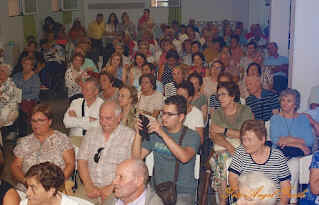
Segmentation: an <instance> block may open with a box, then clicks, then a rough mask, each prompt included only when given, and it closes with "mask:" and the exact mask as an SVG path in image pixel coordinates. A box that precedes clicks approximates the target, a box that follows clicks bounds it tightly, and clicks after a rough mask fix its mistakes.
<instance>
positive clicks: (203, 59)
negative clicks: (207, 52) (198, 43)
mask: <svg viewBox="0 0 319 205" xmlns="http://www.w3.org/2000/svg"><path fill="white" fill-rule="evenodd" d="M195 56H199V57H200V58H201V59H202V61H203V63H204V62H205V56H204V55H203V53H202V52H196V53H194V54H193V55H192V62H194V57H195Z"/></svg>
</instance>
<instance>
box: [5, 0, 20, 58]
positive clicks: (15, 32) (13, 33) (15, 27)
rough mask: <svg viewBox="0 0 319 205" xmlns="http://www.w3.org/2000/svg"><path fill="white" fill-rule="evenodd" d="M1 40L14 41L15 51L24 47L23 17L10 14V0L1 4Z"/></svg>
mask: <svg viewBox="0 0 319 205" xmlns="http://www.w3.org/2000/svg"><path fill="white" fill-rule="evenodd" d="M0 40H1V41H2V43H3V44H5V45H6V44H7V43H8V41H14V43H15V48H16V49H14V50H15V53H18V52H19V50H20V49H22V48H23V19H22V17H21V16H17V17H9V16H8V1H1V4H0Z"/></svg>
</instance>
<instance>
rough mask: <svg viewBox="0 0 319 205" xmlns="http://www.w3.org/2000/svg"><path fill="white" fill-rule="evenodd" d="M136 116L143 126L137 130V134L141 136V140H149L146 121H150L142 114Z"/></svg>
mask: <svg viewBox="0 0 319 205" xmlns="http://www.w3.org/2000/svg"><path fill="white" fill-rule="evenodd" d="M138 118H139V119H140V120H141V121H142V126H143V128H142V129H141V130H139V134H140V135H141V136H142V137H143V140H144V139H145V140H147V141H149V140H150V136H149V134H148V127H147V126H148V123H150V120H149V119H148V118H147V117H146V116H145V115H142V114H139V116H138Z"/></svg>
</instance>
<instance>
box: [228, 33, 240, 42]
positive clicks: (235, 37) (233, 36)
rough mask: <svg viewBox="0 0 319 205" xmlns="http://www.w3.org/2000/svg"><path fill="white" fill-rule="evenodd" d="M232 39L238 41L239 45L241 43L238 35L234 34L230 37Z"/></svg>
mask: <svg viewBox="0 0 319 205" xmlns="http://www.w3.org/2000/svg"><path fill="white" fill-rule="evenodd" d="M230 38H231V39H235V40H236V41H237V43H238V42H239V40H240V38H239V36H238V35H236V34H233V35H231V37H230Z"/></svg>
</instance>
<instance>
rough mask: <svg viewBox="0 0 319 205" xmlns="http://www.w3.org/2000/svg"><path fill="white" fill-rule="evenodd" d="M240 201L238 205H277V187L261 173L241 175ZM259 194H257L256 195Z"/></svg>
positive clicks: (239, 179)
mask: <svg viewBox="0 0 319 205" xmlns="http://www.w3.org/2000/svg"><path fill="white" fill-rule="evenodd" d="M238 181H239V197H238V198H239V199H238V201H237V205H255V204H256V205H257V204H258V205H275V204H276V194H277V190H276V186H275V184H274V182H273V181H272V180H271V179H269V178H268V177H266V176H265V175H264V174H263V173H261V172H249V173H246V174H242V175H240V177H239V178H238ZM255 193H257V194H255Z"/></svg>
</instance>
